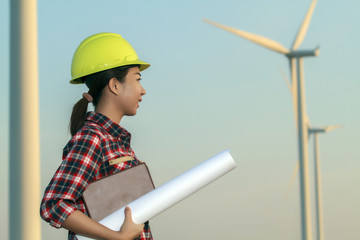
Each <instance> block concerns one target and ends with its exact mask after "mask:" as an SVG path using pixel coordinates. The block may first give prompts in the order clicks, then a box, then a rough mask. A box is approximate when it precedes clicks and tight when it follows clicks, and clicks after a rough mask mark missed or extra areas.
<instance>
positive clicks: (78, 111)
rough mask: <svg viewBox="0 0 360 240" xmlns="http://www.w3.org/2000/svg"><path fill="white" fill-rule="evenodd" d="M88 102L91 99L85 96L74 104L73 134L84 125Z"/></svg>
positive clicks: (72, 116) (72, 114) (72, 115)
mask: <svg viewBox="0 0 360 240" xmlns="http://www.w3.org/2000/svg"><path fill="white" fill-rule="evenodd" d="M88 103H89V101H88V100H87V99H86V98H84V97H83V98H81V99H80V100H79V101H78V102H77V103H76V104H75V105H74V107H73V110H72V113H71V118H70V133H71V136H74V135H75V133H76V132H77V131H79V129H80V128H82V126H84V123H85V117H86V112H87V108H88Z"/></svg>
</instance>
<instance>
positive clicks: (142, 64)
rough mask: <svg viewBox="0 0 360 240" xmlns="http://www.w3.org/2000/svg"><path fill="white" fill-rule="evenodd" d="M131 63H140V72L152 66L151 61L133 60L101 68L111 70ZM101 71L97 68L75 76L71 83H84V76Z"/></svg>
mask: <svg viewBox="0 0 360 240" xmlns="http://www.w3.org/2000/svg"><path fill="white" fill-rule="evenodd" d="M129 65H140V67H139V70H140V72H141V71H144V70H145V69H147V68H149V67H150V63H146V62H143V61H141V60H135V61H133V62H127V63H126V65H118V66H117V65H116V66H111V67H110V66H109V68H105V69H101V71H105V70H109V69H112V68H116V67H123V66H129ZM101 71H99V70H98V69H96V70H94V71H93V72H90V73H88V74H85V75H80V76H74V78H73V79H71V80H70V83H71V84H83V83H84V81H83V79H82V78H83V77H85V76H87V75H90V74H93V73H97V72H101Z"/></svg>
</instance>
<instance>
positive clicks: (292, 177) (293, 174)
mask: <svg viewBox="0 0 360 240" xmlns="http://www.w3.org/2000/svg"><path fill="white" fill-rule="evenodd" d="M298 172H299V161H297V162H296V165H295V168H294V171H293V173H292V175H291V179H290V182H289V184H288V187H287V190H286V193H285V200H287V199H288V198H289V195H290V191H291V189H292V187H293V185H294V182H295V179H296V175H297V173H298Z"/></svg>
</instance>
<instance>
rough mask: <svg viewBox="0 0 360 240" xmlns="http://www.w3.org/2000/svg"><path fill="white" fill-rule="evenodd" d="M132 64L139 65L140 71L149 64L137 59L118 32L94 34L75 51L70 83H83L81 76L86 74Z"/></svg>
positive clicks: (131, 48)
mask: <svg viewBox="0 0 360 240" xmlns="http://www.w3.org/2000/svg"><path fill="white" fill-rule="evenodd" d="M134 64H136V65H140V71H143V70H145V69H146V68H148V67H149V66H150V64H149V63H146V62H143V61H141V60H139V58H138V56H137V54H136V52H135V50H134V48H133V47H132V46H131V45H130V43H128V42H127V41H126V40H125V39H124V38H123V37H122V36H120V35H119V34H116V33H98V34H94V35H92V36H90V37H88V38H86V39H85V40H84V41H82V42H81V43H80V45H79V47H78V48H77V49H76V51H75V54H74V56H73V59H72V63H71V81H70V83H72V84H80V83H84V82H83V81H82V80H81V77H84V76H86V75H89V74H92V73H96V72H101V71H104V70H107V69H111V68H114V67H121V66H127V65H134Z"/></svg>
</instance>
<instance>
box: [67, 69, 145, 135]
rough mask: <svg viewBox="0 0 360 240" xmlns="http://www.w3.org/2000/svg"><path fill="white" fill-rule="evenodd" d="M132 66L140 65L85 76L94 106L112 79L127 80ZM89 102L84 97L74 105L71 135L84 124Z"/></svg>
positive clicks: (84, 79) (71, 118) (121, 81)
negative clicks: (126, 77)
mask: <svg viewBox="0 0 360 240" xmlns="http://www.w3.org/2000/svg"><path fill="white" fill-rule="evenodd" d="M131 67H139V65H128V66H122V67H117V68H112V69H108V70H105V71H102V72H97V73H93V74H90V75H87V76H85V77H83V81H84V83H85V84H86V86H87V87H88V88H89V94H90V95H91V96H92V98H93V101H92V104H93V105H94V107H96V105H97V104H98V102H99V100H100V98H101V93H102V90H103V89H104V88H105V86H106V85H107V84H108V83H109V81H110V79H112V78H116V79H117V80H118V81H119V82H120V83H123V82H124V81H125V76H126V75H127V73H128V71H129V68H131ZM88 103H89V101H88V100H87V99H86V98H85V97H83V98H81V99H80V100H79V101H78V102H77V103H76V104H75V105H74V107H73V110H72V113H71V117H70V133H71V136H74V135H75V133H76V132H77V131H79V130H80V129H81V128H82V126H84V124H85V118H86V113H87V107H88Z"/></svg>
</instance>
